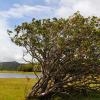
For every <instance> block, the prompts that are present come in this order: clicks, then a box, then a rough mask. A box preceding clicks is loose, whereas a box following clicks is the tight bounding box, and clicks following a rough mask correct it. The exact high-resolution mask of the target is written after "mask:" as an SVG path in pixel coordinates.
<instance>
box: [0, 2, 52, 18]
mask: <svg viewBox="0 0 100 100" xmlns="http://www.w3.org/2000/svg"><path fill="white" fill-rule="evenodd" d="M51 11H52V8H51V7H48V6H42V5H36V6H30V5H19V4H14V5H13V7H12V8H10V9H8V10H7V11H0V16H2V17H6V18H11V17H12V18H22V17H25V16H34V15H39V14H40V13H41V14H42V13H44V14H45V13H50V12H51Z"/></svg>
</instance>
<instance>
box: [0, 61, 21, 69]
mask: <svg viewBox="0 0 100 100" xmlns="http://www.w3.org/2000/svg"><path fill="white" fill-rule="evenodd" d="M19 66H20V63H18V62H16V61H12V62H0V70H10V71H11V70H14V71H15V70H18V67H19Z"/></svg>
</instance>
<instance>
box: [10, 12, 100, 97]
mask: <svg viewBox="0 0 100 100" xmlns="http://www.w3.org/2000/svg"><path fill="white" fill-rule="evenodd" d="M15 32H16V34H15V35H14V36H13V37H11V40H12V41H13V42H14V43H15V44H17V45H19V46H23V47H24V48H25V49H26V51H27V53H28V54H30V55H31V57H32V60H31V62H34V59H35V60H37V62H38V63H39V64H40V65H41V72H42V75H41V77H40V78H39V80H38V82H37V83H36V84H35V85H34V86H33V87H32V91H31V93H30V94H29V95H28V97H34V96H36V95H38V96H40V95H42V94H48V93H51V92H68V93H71V92H72V90H73V91H74V90H75V91H76V90H90V89H92V87H90V84H92V83H93V84H96V82H98V81H99V78H97V77H99V76H100V18H97V17H94V16H93V17H87V18H84V17H83V16H82V15H80V14H79V12H77V13H75V14H74V15H73V16H71V17H69V18H68V19H62V18H60V19H57V18H53V19H43V20H35V19H33V20H32V22H30V23H27V22H25V23H22V24H21V25H19V26H17V27H16V28H15ZM9 33H12V32H11V31H9ZM95 89H98V88H96V87H95ZM83 93H84V91H83Z"/></svg>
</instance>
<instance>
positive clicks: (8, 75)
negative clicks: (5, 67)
mask: <svg viewBox="0 0 100 100" xmlns="http://www.w3.org/2000/svg"><path fill="white" fill-rule="evenodd" d="M0 78H36V76H35V75H34V74H20V73H0Z"/></svg>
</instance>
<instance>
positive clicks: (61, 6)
mask: <svg viewBox="0 0 100 100" xmlns="http://www.w3.org/2000/svg"><path fill="white" fill-rule="evenodd" d="M45 1H46V3H47V4H50V5H54V4H55V6H58V7H57V8H56V9H55V11H54V13H55V16H56V17H68V16H69V15H72V14H73V13H74V12H76V11H80V13H81V14H82V15H84V16H92V15H95V16H100V0H45Z"/></svg>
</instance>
